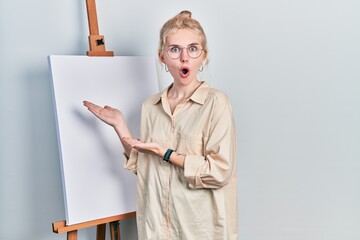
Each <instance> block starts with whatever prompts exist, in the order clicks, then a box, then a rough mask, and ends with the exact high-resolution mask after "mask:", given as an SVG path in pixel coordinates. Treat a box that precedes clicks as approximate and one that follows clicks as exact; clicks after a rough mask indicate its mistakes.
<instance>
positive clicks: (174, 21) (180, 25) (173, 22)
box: [158, 10, 208, 56]
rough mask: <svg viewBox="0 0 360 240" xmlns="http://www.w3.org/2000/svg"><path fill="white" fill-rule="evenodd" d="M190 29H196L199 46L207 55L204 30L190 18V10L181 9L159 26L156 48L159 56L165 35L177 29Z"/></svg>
mask: <svg viewBox="0 0 360 240" xmlns="http://www.w3.org/2000/svg"><path fill="white" fill-rule="evenodd" d="M185 28H188V29H192V30H196V31H198V33H199V34H200V37H201V43H200V44H201V46H202V48H203V51H204V52H205V54H206V55H207V53H208V47H207V40H206V35H205V32H204V30H203V28H202V26H201V25H200V23H199V22H198V21H197V20H195V19H193V18H191V12H190V11H187V10H185V11H182V12H180V13H179V14H178V15H176V16H175V17H173V18H171V19H169V20H168V21H167V22H166V23H165V24H164V25H163V26H162V28H161V30H160V42H159V48H158V55H159V56H161V52H162V51H163V48H164V46H165V44H166V37H167V36H168V35H169V34H170V33H172V32H175V31H176V30H179V29H185Z"/></svg>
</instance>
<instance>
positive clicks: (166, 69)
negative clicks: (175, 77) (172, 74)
mask: <svg viewBox="0 0 360 240" xmlns="http://www.w3.org/2000/svg"><path fill="white" fill-rule="evenodd" d="M164 66H165V71H166V72H169V69H168V68H167V65H166V64H164Z"/></svg>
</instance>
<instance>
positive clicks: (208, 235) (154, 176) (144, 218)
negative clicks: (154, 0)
mask: <svg viewBox="0 0 360 240" xmlns="http://www.w3.org/2000/svg"><path fill="white" fill-rule="evenodd" d="M207 54H208V49H207V41H206V36H205V33H204V31H203V29H202V27H201V25H200V24H199V22H198V21H196V20H195V19H193V18H191V12H189V11H183V12H181V13H180V14H178V15H177V16H175V17H174V18H172V19H170V20H169V21H167V22H166V23H165V24H164V26H163V27H162V29H161V32H160V44H159V50H158V55H159V59H160V61H161V62H162V63H164V64H165V69H166V71H168V72H170V74H171V75H172V77H173V79H174V80H173V83H172V84H171V85H170V86H169V87H168V88H167V89H165V90H164V91H163V92H162V93H159V94H156V95H154V96H152V97H150V98H149V99H147V100H146V101H145V102H144V103H143V106H142V113H141V130H140V140H137V139H134V138H133V136H132V135H131V133H130V131H129V129H128V127H127V124H126V122H125V120H124V118H123V115H122V113H121V112H120V111H119V110H117V109H114V108H112V107H110V106H105V107H100V106H97V105H95V104H93V103H90V102H88V101H84V105H85V106H86V107H87V108H88V109H89V110H90V111H91V112H92V113H93V114H94V115H96V116H97V117H98V118H100V119H101V120H102V121H104V122H105V123H107V124H109V125H110V126H112V127H113V128H114V129H115V131H116V133H117V134H118V136H119V138H120V141H121V142H122V144H123V147H124V154H125V156H126V162H125V168H126V169H129V170H131V171H133V172H134V173H135V174H136V175H137V227H138V237H139V239H156V240H158V239H172V240H174V239H196V240H197V239H201V240H205V239H219V240H220V239H221V240H223V239H237V187H236V139H235V135H236V133H235V127H234V122H233V117H232V109H231V104H230V102H229V99H228V97H227V96H226V95H225V94H224V93H223V92H221V91H219V90H216V89H213V88H211V87H209V86H208V85H207V84H206V83H205V82H202V81H199V80H197V74H198V72H199V71H202V68H203V64H204V63H206V61H207Z"/></svg>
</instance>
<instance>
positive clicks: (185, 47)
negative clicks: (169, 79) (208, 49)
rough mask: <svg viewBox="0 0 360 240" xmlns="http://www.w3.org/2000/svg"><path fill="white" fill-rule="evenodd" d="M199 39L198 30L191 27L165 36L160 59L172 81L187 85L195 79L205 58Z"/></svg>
mask: <svg viewBox="0 0 360 240" xmlns="http://www.w3.org/2000/svg"><path fill="white" fill-rule="evenodd" d="M201 40H202V39H201V36H200V35H199V34H198V32H197V31H196V30H192V29H179V30H176V31H175V32H172V33H170V34H169V35H168V36H167V37H166V44H165V46H164V50H163V51H162V53H161V55H160V60H161V61H162V62H163V63H165V64H166V65H167V67H168V69H169V72H170V73H171V75H172V76H173V78H174V82H176V83H179V84H181V85H187V84H190V83H192V82H193V81H194V80H196V75H197V74H198V72H199V69H200V68H201V64H202V63H203V62H204V60H205V59H206V53H205V52H204V50H202V46H201Z"/></svg>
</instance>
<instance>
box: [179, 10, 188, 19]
mask: <svg viewBox="0 0 360 240" xmlns="http://www.w3.org/2000/svg"><path fill="white" fill-rule="evenodd" d="M179 16H183V17H188V18H191V12H190V11H188V10H184V11H181V12H180V13H179Z"/></svg>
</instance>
